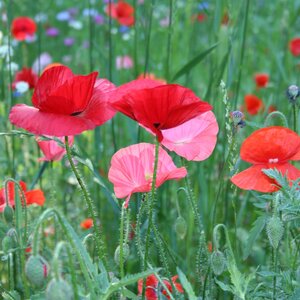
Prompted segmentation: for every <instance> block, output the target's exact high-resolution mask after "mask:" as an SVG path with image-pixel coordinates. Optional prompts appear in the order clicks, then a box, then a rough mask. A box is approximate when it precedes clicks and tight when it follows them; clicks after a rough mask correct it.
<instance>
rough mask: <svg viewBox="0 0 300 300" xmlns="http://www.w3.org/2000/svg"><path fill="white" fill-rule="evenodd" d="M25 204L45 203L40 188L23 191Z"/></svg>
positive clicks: (41, 204)
mask: <svg viewBox="0 0 300 300" xmlns="http://www.w3.org/2000/svg"><path fill="white" fill-rule="evenodd" d="M25 197H26V204H27V205H31V204H37V205H40V206H43V205H44V203H45V200H46V199H45V195H44V193H43V191H42V190H32V191H28V192H26V193H25Z"/></svg>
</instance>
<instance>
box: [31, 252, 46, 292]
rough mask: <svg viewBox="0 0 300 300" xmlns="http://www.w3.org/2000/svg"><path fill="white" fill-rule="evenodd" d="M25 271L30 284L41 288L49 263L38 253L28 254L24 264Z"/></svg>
mask: <svg viewBox="0 0 300 300" xmlns="http://www.w3.org/2000/svg"><path fill="white" fill-rule="evenodd" d="M25 273H26V276H27V278H28V281H29V282H30V283H31V284H32V285H34V286H36V287H39V288H41V287H42V286H43V285H44V284H45V282H46V278H47V276H48V274H49V265H48V263H47V261H46V260H45V259H44V258H43V257H42V256H40V255H35V256H30V257H29V258H28V260H27V262H26V265H25Z"/></svg>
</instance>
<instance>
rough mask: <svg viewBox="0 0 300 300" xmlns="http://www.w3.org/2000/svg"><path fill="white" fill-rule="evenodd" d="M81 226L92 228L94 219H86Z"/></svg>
mask: <svg viewBox="0 0 300 300" xmlns="http://www.w3.org/2000/svg"><path fill="white" fill-rule="evenodd" d="M80 227H81V228H83V229H90V228H91V227H93V219H90V218H88V219H85V220H83V221H82V222H81V223H80Z"/></svg>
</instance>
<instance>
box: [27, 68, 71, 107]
mask: <svg viewBox="0 0 300 300" xmlns="http://www.w3.org/2000/svg"><path fill="white" fill-rule="evenodd" d="M72 77H74V75H73V73H72V71H71V69H69V68H68V67H66V66H57V67H53V68H50V69H48V70H46V71H45V72H43V74H42V75H41V77H40V78H39V80H38V82H37V86H36V88H35V90H34V93H33V95H32V104H33V105H34V106H35V107H36V108H40V106H41V105H42V104H43V102H44V101H47V98H48V96H49V93H50V92H52V91H53V90H54V89H56V88H58V87H59V86H61V85H62V84H64V83H65V82H66V81H67V80H68V79H71V78H72Z"/></svg>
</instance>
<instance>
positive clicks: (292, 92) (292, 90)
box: [286, 84, 300, 104]
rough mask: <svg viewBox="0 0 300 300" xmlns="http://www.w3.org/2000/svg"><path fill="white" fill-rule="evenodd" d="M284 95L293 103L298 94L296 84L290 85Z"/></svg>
mask: <svg viewBox="0 0 300 300" xmlns="http://www.w3.org/2000/svg"><path fill="white" fill-rule="evenodd" d="M286 95H287V97H288V99H289V100H290V102H291V103H293V104H294V103H295V102H296V99H297V98H298V97H299V96H300V89H299V87H298V86H297V85H295V84H293V85H290V86H289V87H288V89H287V91H286Z"/></svg>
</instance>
